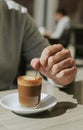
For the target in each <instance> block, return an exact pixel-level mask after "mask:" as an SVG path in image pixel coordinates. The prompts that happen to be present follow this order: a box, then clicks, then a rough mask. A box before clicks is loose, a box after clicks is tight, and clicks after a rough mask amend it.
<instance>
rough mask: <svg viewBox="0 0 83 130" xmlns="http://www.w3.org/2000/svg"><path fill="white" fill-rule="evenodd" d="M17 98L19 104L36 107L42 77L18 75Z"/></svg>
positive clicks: (38, 101)
mask: <svg viewBox="0 0 83 130" xmlns="http://www.w3.org/2000/svg"><path fill="white" fill-rule="evenodd" d="M17 82H18V98H19V103H20V105H21V106H25V107H29V108H33V107H35V108H36V107H37V106H38V105H39V103H40V98H41V86H42V78H41V77H40V76H29V75H26V76H19V77H18V79H17Z"/></svg>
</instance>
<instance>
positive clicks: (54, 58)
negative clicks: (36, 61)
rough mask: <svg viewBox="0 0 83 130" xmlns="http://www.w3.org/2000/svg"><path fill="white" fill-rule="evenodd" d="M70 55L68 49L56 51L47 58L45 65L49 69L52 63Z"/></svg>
mask: <svg viewBox="0 0 83 130" xmlns="http://www.w3.org/2000/svg"><path fill="white" fill-rule="evenodd" d="M68 57H71V54H70V51H69V50H66V49H63V50H62V51H60V52H57V53H56V54H55V55H52V56H50V57H49V58H48V64H47V67H48V69H50V68H51V67H52V66H53V65H54V64H57V63H58V62H61V61H63V60H64V59H66V58H68Z"/></svg>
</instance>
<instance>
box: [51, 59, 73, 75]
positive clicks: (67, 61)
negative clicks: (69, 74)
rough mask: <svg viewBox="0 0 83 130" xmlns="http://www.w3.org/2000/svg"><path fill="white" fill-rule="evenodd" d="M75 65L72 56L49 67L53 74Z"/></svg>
mask: <svg viewBox="0 0 83 130" xmlns="http://www.w3.org/2000/svg"><path fill="white" fill-rule="evenodd" d="M73 66H75V60H74V59H73V58H67V59H64V60H63V61H61V62H59V63H57V64H54V65H53V66H52V68H51V74H52V75H55V74H57V73H59V72H60V71H62V70H64V69H67V68H71V67H73Z"/></svg>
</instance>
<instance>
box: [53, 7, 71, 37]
mask: <svg viewBox="0 0 83 130" xmlns="http://www.w3.org/2000/svg"><path fill="white" fill-rule="evenodd" d="M54 18H55V21H56V22H57V25H56V28H55V31H54V32H53V33H52V35H51V37H52V38H55V39H60V38H61V36H62V35H63V33H64V31H65V30H68V29H70V28H71V20H70V18H69V17H68V16H67V12H66V10H65V9H57V11H56V12H55V15H54Z"/></svg>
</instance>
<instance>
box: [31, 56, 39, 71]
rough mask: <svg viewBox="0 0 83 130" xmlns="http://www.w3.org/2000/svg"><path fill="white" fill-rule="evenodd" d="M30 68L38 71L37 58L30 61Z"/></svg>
mask: <svg viewBox="0 0 83 130" xmlns="http://www.w3.org/2000/svg"><path fill="white" fill-rule="evenodd" d="M31 66H32V67H33V68H34V69H36V70H38V69H39V68H40V60H39V59H38V58H34V59H32V61H31Z"/></svg>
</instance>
